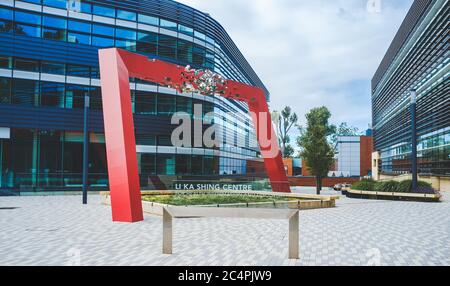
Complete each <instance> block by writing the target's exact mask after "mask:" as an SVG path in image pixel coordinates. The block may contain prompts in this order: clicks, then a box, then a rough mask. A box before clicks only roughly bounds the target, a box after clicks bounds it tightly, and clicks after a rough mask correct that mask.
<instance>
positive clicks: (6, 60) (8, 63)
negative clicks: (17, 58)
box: [0, 56, 12, 69]
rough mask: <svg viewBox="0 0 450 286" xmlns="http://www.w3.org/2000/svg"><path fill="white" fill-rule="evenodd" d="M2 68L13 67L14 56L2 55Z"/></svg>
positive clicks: (0, 57)
mask: <svg viewBox="0 0 450 286" xmlns="http://www.w3.org/2000/svg"><path fill="white" fill-rule="evenodd" d="M0 68H2V69H12V57H4V56H0Z"/></svg>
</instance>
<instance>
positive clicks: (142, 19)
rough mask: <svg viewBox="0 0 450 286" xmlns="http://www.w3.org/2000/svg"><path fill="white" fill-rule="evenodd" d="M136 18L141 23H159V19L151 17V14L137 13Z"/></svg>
mask: <svg viewBox="0 0 450 286" xmlns="http://www.w3.org/2000/svg"><path fill="white" fill-rule="evenodd" d="M138 19H139V22H140V23H143V24H148V25H154V26H158V24H159V19H158V18H155V17H152V16H147V15H143V14H139V17H138Z"/></svg>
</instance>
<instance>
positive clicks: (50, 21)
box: [42, 16, 67, 29]
mask: <svg viewBox="0 0 450 286" xmlns="http://www.w3.org/2000/svg"><path fill="white" fill-rule="evenodd" d="M42 24H43V25H44V26H46V27H52V28H59V29H65V28H66V26H67V21H66V20H65V19H63V18H57V17H48V16H44V17H43V18H42Z"/></svg>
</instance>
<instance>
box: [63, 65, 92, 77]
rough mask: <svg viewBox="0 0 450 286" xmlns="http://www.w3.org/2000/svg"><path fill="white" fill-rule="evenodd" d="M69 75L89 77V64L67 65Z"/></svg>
mask: <svg viewBox="0 0 450 286" xmlns="http://www.w3.org/2000/svg"><path fill="white" fill-rule="evenodd" d="M67 75H68V76H79V77H89V76H90V75H91V72H90V68H89V67H88V66H78V65H67Z"/></svg>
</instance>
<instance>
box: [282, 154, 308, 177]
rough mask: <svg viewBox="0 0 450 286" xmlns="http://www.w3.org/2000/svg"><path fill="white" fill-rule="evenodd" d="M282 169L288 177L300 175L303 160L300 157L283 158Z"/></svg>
mask: <svg viewBox="0 0 450 286" xmlns="http://www.w3.org/2000/svg"><path fill="white" fill-rule="evenodd" d="M283 164H284V169H285V170H286V174H287V175H288V176H290V177H293V176H302V175H303V174H302V171H303V166H302V165H303V160H302V159H300V158H285V159H283Z"/></svg>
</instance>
